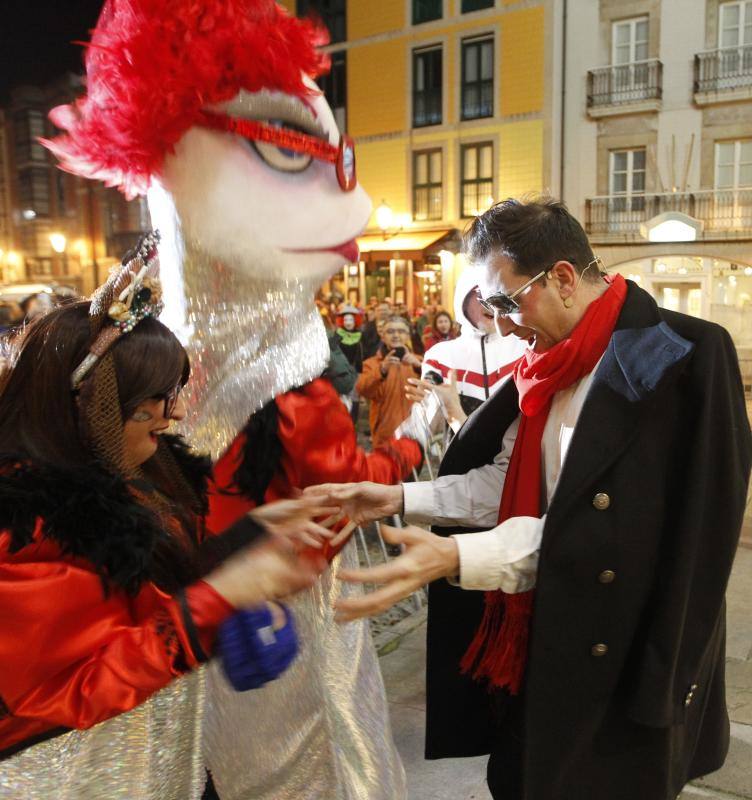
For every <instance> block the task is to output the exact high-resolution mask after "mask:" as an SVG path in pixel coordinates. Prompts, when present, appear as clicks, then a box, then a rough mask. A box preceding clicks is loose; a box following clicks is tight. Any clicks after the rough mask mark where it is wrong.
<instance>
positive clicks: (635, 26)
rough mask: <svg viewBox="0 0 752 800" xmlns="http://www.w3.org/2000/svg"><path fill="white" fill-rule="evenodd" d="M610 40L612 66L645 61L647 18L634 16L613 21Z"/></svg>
mask: <svg viewBox="0 0 752 800" xmlns="http://www.w3.org/2000/svg"><path fill="white" fill-rule="evenodd" d="M611 42H612V45H611V63H612V64H613V65H614V66H619V65H620V64H634V63H635V62H638V61H646V60H647V57H648V18H647V17H636V18H635V19H625V20H622V21H621V22H614V25H613V31H612V39H611Z"/></svg>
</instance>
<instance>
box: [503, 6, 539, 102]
mask: <svg viewBox="0 0 752 800" xmlns="http://www.w3.org/2000/svg"><path fill="white" fill-rule="evenodd" d="M543 36H544V10H543V8H542V7H538V8H531V9H526V10H524V11H517V12H514V13H512V14H505V15H504V17H503V21H502V24H501V63H500V72H499V74H500V76H501V80H500V81H499V87H500V99H501V113H502V114H503V115H504V116H510V115H512V114H529V113H531V112H535V111H540V110H541V109H542V108H543V71H544V60H545V54H544V50H543V47H544V44H543Z"/></svg>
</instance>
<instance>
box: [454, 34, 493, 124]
mask: <svg viewBox="0 0 752 800" xmlns="http://www.w3.org/2000/svg"><path fill="white" fill-rule="evenodd" d="M493 94H494V42H493V38H490V37H486V38H483V39H470V40H467V41H464V42H463V43H462V115H461V116H462V119H463V120H464V119H480V118H481V117H492V116H493V108H494V102H493Z"/></svg>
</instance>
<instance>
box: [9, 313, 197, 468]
mask: <svg viewBox="0 0 752 800" xmlns="http://www.w3.org/2000/svg"><path fill="white" fill-rule="evenodd" d="M90 346H91V333H90V327H89V302H88V301H82V302H77V303H70V304H68V305H65V306H61V307H59V308H55V309H53V310H52V311H50V312H49V313H47V314H45V315H44V316H43V317H40V318H39V319H37V320H35V321H34V322H32V323H31V324H30V325H29V326H28V327H27V328H26V330H25V331H24V333H23V335H22V336H20V337H19V338H18V340H17V341H16V344H15V348H16V352H15V353H14V354H13V360H12V364H13V366H12V368H11V369H10V370H8V371H7V373H6V374H5V375H4V377H3V381H2V384H1V385H0V454H2V456H4V457H7V456H11V455H12V456H14V457H21V458H28V459H29V460H30V461H31V462H32V463H38V464H40V465H48V466H57V467H61V468H65V467H66V466H73V465H84V464H88V463H91V462H92V461H93V460H94V455H93V453H91V452H90V451H89V450H88V448H87V446H86V443H85V442H84V441H83V440H82V438H81V435H80V433H79V425H78V413H77V407H76V400H75V395H74V393H73V392H72V390H71V383H70V380H71V374H72V373H73V371H74V370H75V369H76V367H77V366H78V365H79V364H80V363H81V362H82V361H83V359H84V357H85V356H86V354H87V353H88V350H89V347H90ZM112 354H113V358H114V362H115V372H116V376H117V381H118V394H119V397H120V404H121V407H122V411H123V419H127V418H128V417H129V416H130V415H131V414H132V413H133V411H134V410H135V408H136V406H138V405H139V403H141V402H143V401H144V400H147V399H149V398H151V397H158V396H160V395H163V394H166V393H167V392H169V391H170V389H172V388H174V387H175V386H176V385H177V384H178V383H185V382H186V381H187V379H188V375H189V373H190V367H189V362H188V356H187V354H186V352H185V350H184V349H183V346H182V345H181V344H180V342H179V341H178V340H177V338H176V337H175V335H174V334H173V333H172V332H171V331H170V330H169V328H166V327H165V326H164V325H163V324H162V323H161V322H159V321H158V320H155V319H151V318H147V319H144V320H143V321H142V322H140V323H139V324H138V325H137V326H136V327H135V328H134V329H133V331H131V332H130V333H128V334H126V335H124V336H122V337H121V338H120V340H119V341H118V342H117V343H116V344H115V345H114V346H113V348H112ZM85 380H86V379H85Z"/></svg>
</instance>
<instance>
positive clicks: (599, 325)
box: [461, 275, 627, 694]
mask: <svg viewBox="0 0 752 800" xmlns="http://www.w3.org/2000/svg"><path fill="white" fill-rule="evenodd" d="M609 283H610V284H611V285H610V287H609V288H608V289H607V290H606V291H605V292H604V293H603V294H602V295H601V296H600V297H599V298H598V299H597V300H594V301H593V302H592V303H591V304H590V305H589V306H588V308H587V311H586V312H585V315H584V316H583V318H582V319H581V320H580V321H579V322H578V323H577V326H576V327H575V329H574V330H573V331H572V333H571V334H570V335H569V337H568V338H566V339H563V340H562V341H560V342H557V343H556V344H555V345H554V346H553V347H552V348H551V349H550V350H546V352H544V353H534V352H533V351H532V350H527V351H526V352H525V354H524V356H523V357H522V358H521V359H520V361H519V362H518V363H517V367H516V369H515V372H514V382H515V384H516V386H517V390H518V392H519V394H520V411H521V412H522V419H521V420H520V427H519V432H518V434H517V438H516V440H515V443H514V449H513V450H512V458H511V460H510V462H509V468H508V470H507V475H506V479H505V481H504V491H503V492H502V497H501V508H500V509H499V522H500V523H501V522H504V520H506V519H509V518H510V517H540V502H541V441H542V439H543V429H544V428H545V427H546V420H547V419H548V412H549V411H550V410H551V402H552V400H553V396H554V395H555V394H556V392H559V391H561V390H562V389H566V388H567V387H569V386H571V385H572V384H574V383H576V382H577V381H579V380H580V379H582V378H584V377H585V376H586V375H588V374H589V373H591V372H592V371H593V370H594V369H595V365H596V364H597V363H598V361H599V359H600V358H601V356H602V355H603V353H604V352H605V350H606V347H607V346H608V342H609V340H610V339H611V334H612V333H613V330H614V326H615V325H616V320H617V319H618V317H619V313H620V312H621V308H622V306H623V305H624V300H625V298H626V296H627V284H626V281H625V280H624V278H622V276H621V275H617V276H616V277H615V278H613V280H609ZM534 595H535V591H534V590H531V591H529V592H521V593H519V594H505V593H504V592H502V591H500V590H499V591H495V592H486V602H485V610H484V612H483V619H482V620H481V623H480V627H479V628H478V630H477V631H476V633H475V637H474V638H473V641H472V642H471V643H470V647H469V648H468V650H467V652H466V653H465V655H464V657H463V659H462V662H461V669H462V672H471V671H472V676H473V678H475V679H476V680H481V679H487V680H488V682H489V686H490V687H493V688H501V687H506V688H507V689H508V690H509V692H510V693H511V694H518V693H519V691H520V687H521V685H522V679H523V677H524V675H525V666H526V664H527V649H528V634H529V630H530V618H531V616H532V611H533V597H534Z"/></svg>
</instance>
